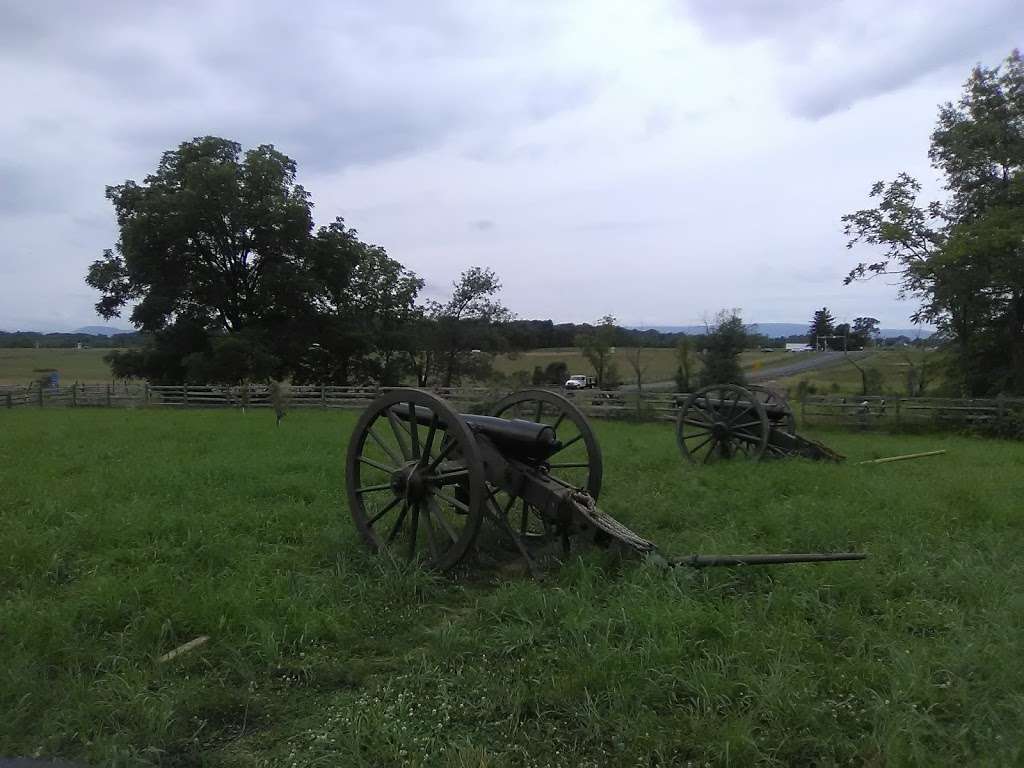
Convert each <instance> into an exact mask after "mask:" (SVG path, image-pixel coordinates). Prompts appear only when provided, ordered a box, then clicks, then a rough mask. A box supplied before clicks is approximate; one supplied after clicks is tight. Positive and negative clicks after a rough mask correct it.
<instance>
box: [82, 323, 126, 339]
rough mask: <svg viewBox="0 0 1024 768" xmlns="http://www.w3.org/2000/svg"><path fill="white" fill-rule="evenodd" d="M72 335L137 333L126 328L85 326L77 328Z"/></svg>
mask: <svg viewBox="0 0 1024 768" xmlns="http://www.w3.org/2000/svg"><path fill="white" fill-rule="evenodd" d="M71 333H88V334H89V335H90V336H117V334H119V333H135V331H133V330H127V331H126V330H125V329H124V328H113V327H111V326H109V325H83V326H82V327H81V328H75V330H73V331H71Z"/></svg>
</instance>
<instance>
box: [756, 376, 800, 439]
mask: <svg viewBox="0 0 1024 768" xmlns="http://www.w3.org/2000/svg"><path fill="white" fill-rule="evenodd" d="M747 389H749V390H750V391H751V392H753V393H754V394H755V395H760V396H761V398H760V399H761V402H762V403H763V404H764V407H765V412H766V413H767V411H768V410H770V409H772V408H777V409H779V410H781V411H782V412H783V416H782V426H783V428H784V429H785V430H786V432H788V433H789V434H791V435H794V434H796V416H795V415H794V413H793V407H792V406H791V405H790V404H789V400H788V399H787V398H785V397H783V396H782V395H780V394H779V393H778V392H776V391H775V390H774V389H772V388H771V387H766V386H763V385H761V384H748V385H747Z"/></svg>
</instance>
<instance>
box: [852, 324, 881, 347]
mask: <svg viewBox="0 0 1024 768" xmlns="http://www.w3.org/2000/svg"><path fill="white" fill-rule="evenodd" d="M880 334H881V331H879V329H878V319H877V318H874V317H855V318H853V330H852V332H851V333H850V346H853V347H866V346H869V345H870V346H874V345H875V344H876V343H878V337H879V335H880Z"/></svg>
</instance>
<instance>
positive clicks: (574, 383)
mask: <svg viewBox="0 0 1024 768" xmlns="http://www.w3.org/2000/svg"><path fill="white" fill-rule="evenodd" d="M596 386H597V379H595V378H594V377H593V376H584V375H582V374H578V373H577V374H574V375H573V376H570V377H569V379H568V381H566V382H565V388H566V389H594V387H596Z"/></svg>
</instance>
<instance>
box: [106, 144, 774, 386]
mask: <svg viewBox="0 0 1024 768" xmlns="http://www.w3.org/2000/svg"><path fill="white" fill-rule="evenodd" d="M296 171H297V168H296V164H295V162H294V160H292V159H291V158H289V157H287V156H286V155H284V154H283V153H281V152H280V151H278V150H277V149H276V148H274V147H273V146H271V145H261V146H259V147H256V148H253V149H249V150H247V151H244V152H243V150H242V147H241V145H240V144H238V143H236V142H234V141H230V140H227V139H223V138H218V137H213V136H207V137H200V138H196V139H193V140H192V141H187V142H184V143H182V144H181V145H179V146H178V147H177V148H175V149H173V150H170V151H168V152H165V153H164V154H163V156H162V158H161V160H160V162H159V164H158V165H157V168H156V170H155V171H154V172H153V173H152V174H150V175H148V176H147V177H146V178H145V179H144V180H143V181H142V182H141V183H139V182H136V181H133V180H128V181H125V182H124V183H122V184H119V185H115V186H111V187H108V188H107V191H106V196H107V198H108V199H109V200H110V201H111V203H112V204H113V207H114V211H115V213H116V217H117V224H118V229H119V238H118V241H117V243H116V244H115V245H114V247H113V248H111V249H108V250H106V251H105V252H104V253H103V255H102V258H100V259H98V260H96V261H95V262H93V263H92V264H91V265H90V267H89V270H88V273H87V275H86V282H87V284H88V285H90V286H91V287H93V288H95V289H96V290H98V291H99V292H100V299H99V301H98V302H97V304H96V310H97V312H98V313H99V314H100V315H101V316H102V317H104V318H106V319H108V320H109V319H111V318H113V317H119V316H121V314H122V313H123V312H126V311H127V312H129V313H130V314H129V319H130V321H131V323H132V324H133V325H134V326H135V327H136V328H138V329H139V331H140V335H139V336H138V337H136V338H135V339H133V341H137V340H138V339H139V338H141V339H143V340H144V343H142V344H137V345H135V346H133V347H131V348H128V349H119V350H115V351H113V352H111V353H110V354H109V355H107V357H106V359H107V360H108V362H109V363H110V365H111V368H112V373H113V375H114V376H116V377H118V378H143V379H148V380H149V381H151V382H154V383H163V384H179V383H185V382H189V383H207V382H209V383H223V384H236V383H241V382H245V381H265V380H269V379H284V378H288V379H290V380H291V381H293V382H295V383H327V384H337V385H343V386H344V385H351V384H360V383H366V382H375V383H380V384H383V385H394V384H399V383H403V382H409V381H412V382H415V383H416V384H417V385H419V386H427V385H440V386H453V385H457V384H460V383H462V382H463V381H465V380H467V379H468V380H483V379H487V378H488V377H490V376H491V374H492V372H493V361H494V357H495V355H497V354H501V353H506V352H515V351H518V350H527V349H535V348H543V347H572V346H580V347H581V348H582V349H584V350H585V352H586V354H587V356H588V358H590V359H591V360H592V362H595V370H596V371H597V373H598V377H599V378H600V379H601V380H602V381H605V380H611V379H614V378H616V377H617V374H615V372H614V371H613V370H612V369H611V368H610V367H609V368H608V370H606V369H605V368H606V358H607V357H608V353H607V351H605V352H602V351H600V350H601V348H602V347H603V348H604V349H605V350H607V349H610V348H614V347H615V346H622V347H637V348H639V347H674V346H677V345H678V344H680V343H681V339H684V338H685V335H684V334H678V333H661V332H658V331H655V330H643V331H639V330H633V329H627V328H623V327H620V326H619V325H617V324H616V322H615V320H614V318H611V317H605V318H602V320H600V321H598V322H597V323H595V324H573V323H557V324H556V323H553V322H552V321H550V320H520V319H517V318H515V316H514V315H513V313H512V312H511V311H510V310H509V309H508V308H507V307H505V306H504V305H503V304H502V303H501V300H500V290H501V282H500V280H499V278H498V276H497V275H496V274H495V273H494V272H493V271H492V270H490V269H488V268H485V267H470V268H468V269H466V270H465V271H464V272H463V273H462V274H461V275H460V277H459V278H458V279H457V280H456V281H455V282H454V283H453V285H452V287H451V293H450V295H449V296H448V297H446V298H444V299H441V300H426V301H422V300H421V295H420V294H421V291H422V289H423V286H424V281H423V279H422V278H420V277H419V276H418V275H416V274H414V273H413V272H412V271H411V270H409V269H407V268H406V267H404V266H403V265H402V264H401V263H399V262H398V261H397V260H395V259H394V258H392V257H391V256H389V255H388V253H387V252H386V251H385V250H384V249H383V248H381V247H380V246H377V245H372V244H369V243H366V242H364V241H363V240H361V239H360V237H359V235H358V233H357V232H356V231H355V230H354V229H352V228H350V227H348V226H346V224H345V222H344V220H343V219H342V218H340V217H339V218H336V219H335V220H334V221H332V222H331V223H329V224H326V225H323V226H320V227H315V226H314V222H313V215H312V212H313V202H312V200H311V198H310V195H309V193H308V192H307V191H306V190H305V189H304V188H303V187H302V186H301V185H300V184H298V183H297V182H296ZM744 338H745V339H747V337H746V336H745V337H744ZM748 341H749V339H748ZM682 343H683V344H684V346H687V345H689V344H690V342H686V341H683V342H682ZM754 343H756V341H755V342H754ZM634 363H636V364H637V365H639V364H640V360H639V359H638V360H636V361H634ZM686 367H687V366H682V369H683V370H685V369H686ZM560 374H561V372H558V375H560ZM609 374H614V375H609ZM551 375H552V374H551V372H548V376H549V378H550V376H551ZM563 381H564V379H563ZM558 383H561V382H558Z"/></svg>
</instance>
